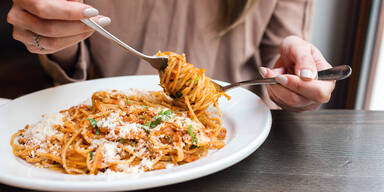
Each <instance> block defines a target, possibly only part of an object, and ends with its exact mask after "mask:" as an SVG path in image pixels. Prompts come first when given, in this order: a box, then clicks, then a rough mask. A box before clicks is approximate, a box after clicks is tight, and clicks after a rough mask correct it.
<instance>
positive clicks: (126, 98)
mask: <svg viewBox="0 0 384 192" xmlns="http://www.w3.org/2000/svg"><path fill="white" fill-rule="evenodd" d="M125 101H126V102H127V104H128V105H130V104H131V101H129V99H128V97H127V96H125Z"/></svg>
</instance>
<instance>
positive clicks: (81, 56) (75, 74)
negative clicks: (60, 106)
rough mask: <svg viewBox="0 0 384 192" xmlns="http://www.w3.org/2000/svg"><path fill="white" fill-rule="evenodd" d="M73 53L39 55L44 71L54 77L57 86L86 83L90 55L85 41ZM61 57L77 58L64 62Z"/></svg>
mask: <svg viewBox="0 0 384 192" xmlns="http://www.w3.org/2000/svg"><path fill="white" fill-rule="evenodd" d="M68 54H73V53H65V52H64V53H63V52H61V53H55V54H53V55H39V60H40V63H41V65H42V66H43V68H44V70H45V71H46V72H47V73H48V74H49V75H50V76H51V77H52V79H53V81H54V83H55V84H56V85H59V84H65V83H71V82H78V81H84V80H86V79H87V73H88V68H89V65H90V64H89V63H90V55H89V51H88V48H87V46H86V44H85V43H84V41H82V42H80V43H79V44H78V46H77V50H75V53H74V54H73V56H70V55H68ZM61 57H75V58H74V61H73V59H72V60H71V59H70V61H64V60H63V59H60V58H61Z"/></svg>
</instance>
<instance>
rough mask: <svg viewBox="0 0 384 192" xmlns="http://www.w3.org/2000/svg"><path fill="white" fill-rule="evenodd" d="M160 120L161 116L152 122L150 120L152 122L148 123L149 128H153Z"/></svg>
mask: <svg viewBox="0 0 384 192" xmlns="http://www.w3.org/2000/svg"><path fill="white" fill-rule="evenodd" d="M160 122H161V118H160V117H158V118H156V120H155V121H154V122H152V124H151V125H150V128H155V127H156V126H157V125H159V124H160Z"/></svg>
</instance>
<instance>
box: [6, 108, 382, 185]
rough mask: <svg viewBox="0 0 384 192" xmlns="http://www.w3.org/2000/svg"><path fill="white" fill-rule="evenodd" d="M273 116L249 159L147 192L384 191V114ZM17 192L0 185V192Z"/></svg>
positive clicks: (327, 112)
mask: <svg viewBox="0 0 384 192" xmlns="http://www.w3.org/2000/svg"><path fill="white" fill-rule="evenodd" d="M272 115H273V124H272V129H271V133H270V134H269V136H268V138H267V140H266V141H265V142H264V144H263V145H262V146H261V147H260V148H259V149H258V150H256V152H254V153H253V154H252V155H250V156H249V157H248V158H246V159H245V160H243V161H241V162H240V163H238V164H236V165H234V166H232V167H230V168H227V169H225V170H223V171H221V172H218V173H215V174H212V175H209V176H206V177H203V178H200V179H195V180H192V181H188V182H184V183H180V184H175V185H170V186H165V187H159V188H155V189H150V190H148V191H164V192H170V191H171V192H172V191H183V192H201V191H207V192H208V191H209V192H211V191H212V192H213V191H233V192H242V191H263V192H269V191H271V192H278V191H284V192H286V191H332V192H334V191H358V192H362V191H384V112H374V111H345V110H324V111H315V112H305V113H289V112H283V111H273V112H272ZM255 118H256V117H255ZM17 190H21V189H17V188H12V187H9V186H5V185H1V184H0V191H17Z"/></svg>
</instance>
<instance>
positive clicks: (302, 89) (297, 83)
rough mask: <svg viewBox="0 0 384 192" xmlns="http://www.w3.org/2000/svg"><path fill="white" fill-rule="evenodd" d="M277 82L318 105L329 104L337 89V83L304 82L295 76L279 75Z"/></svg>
mask: <svg viewBox="0 0 384 192" xmlns="http://www.w3.org/2000/svg"><path fill="white" fill-rule="evenodd" d="M276 81H277V82H279V83H280V84H281V85H282V86H284V87H286V88H288V89H289V90H291V91H293V92H295V93H298V94H300V95H302V96H304V97H306V98H307V99H309V100H312V101H315V102H318V103H327V102H328V101H329V99H330V97H331V93H332V91H333V89H334V88H335V81H319V80H313V81H303V80H302V79H300V78H299V77H297V76H295V75H279V76H277V77H276Z"/></svg>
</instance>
